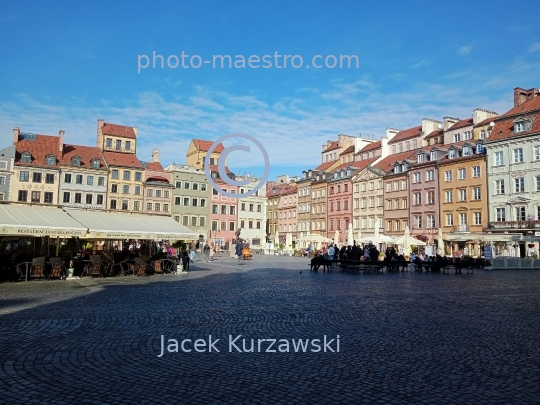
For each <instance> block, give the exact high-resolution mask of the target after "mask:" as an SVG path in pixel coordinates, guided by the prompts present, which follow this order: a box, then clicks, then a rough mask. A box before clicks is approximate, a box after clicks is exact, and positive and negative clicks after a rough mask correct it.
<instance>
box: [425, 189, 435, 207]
mask: <svg viewBox="0 0 540 405" xmlns="http://www.w3.org/2000/svg"><path fill="white" fill-rule="evenodd" d="M427 203H428V204H435V192H434V191H428V193H427Z"/></svg>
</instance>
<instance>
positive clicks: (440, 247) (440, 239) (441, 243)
mask: <svg viewBox="0 0 540 405" xmlns="http://www.w3.org/2000/svg"><path fill="white" fill-rule="evenodd" d="M437 247H438V249H437V253H438V254H440V255H441V256H442V255H444V241H443V237H442V229H441V228H439V233H438V235H437Z"/></svg>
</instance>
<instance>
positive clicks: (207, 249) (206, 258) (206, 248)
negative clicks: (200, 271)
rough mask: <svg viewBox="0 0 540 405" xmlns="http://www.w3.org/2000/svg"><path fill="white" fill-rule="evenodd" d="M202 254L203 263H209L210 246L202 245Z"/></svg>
mask: <svg viewBox="0 0 540 405" xmlns="http://www.w3.org/2000/svg"><path fill="white" fill-rule="evenodd" d="M203 253H204V261H205V262H206V263H208V262H209V261H210V246H208V242H206V243H205V244H204V247H203Z"/></svg>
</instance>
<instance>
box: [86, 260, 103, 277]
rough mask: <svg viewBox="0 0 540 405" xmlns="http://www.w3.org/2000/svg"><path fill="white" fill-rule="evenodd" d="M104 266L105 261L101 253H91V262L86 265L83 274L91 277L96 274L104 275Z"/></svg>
mask: <svg viewBox="0 0 540 405" xmlns="http://www.w3.org/2000/svg"><path fill="white" fill-rule="evenodd" d="M102 266H103V263H102V262H101V256H100V255H90V263H88V264H87V265H86V266H84V270H83V273H82V275H83V276H84V275H86V276H91V277H94V276H99V277H103V274H102V273H101V267H102Z"/></svg>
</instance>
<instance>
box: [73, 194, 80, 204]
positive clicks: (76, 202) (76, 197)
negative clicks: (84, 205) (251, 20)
mask: <svg viewBox="0 0 540 405" xmlns="http://www.w3.org/2000/svg"><path fill="white" fill-rule="evenodd" d="M81 202H82V193H75V204H80V203H81Z"/></svg>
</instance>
